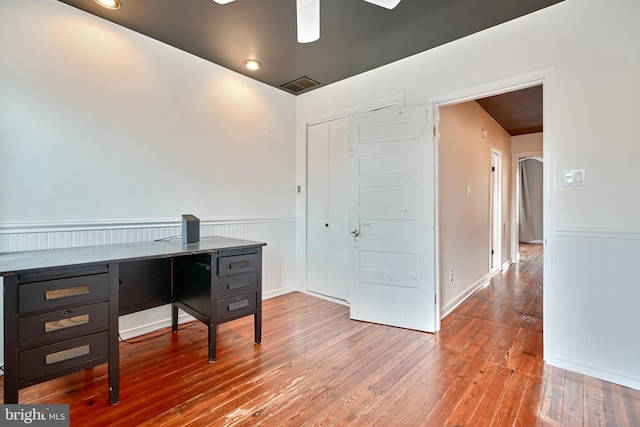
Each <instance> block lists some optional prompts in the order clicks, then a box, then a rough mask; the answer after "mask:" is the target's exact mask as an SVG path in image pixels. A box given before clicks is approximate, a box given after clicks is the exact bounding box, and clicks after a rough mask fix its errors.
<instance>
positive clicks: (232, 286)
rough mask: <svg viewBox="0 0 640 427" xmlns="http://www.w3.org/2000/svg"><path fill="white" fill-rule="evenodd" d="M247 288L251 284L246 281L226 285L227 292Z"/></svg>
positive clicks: (236, 281)
mask: <svg viewBox="0 0 640 427" xmlns="http://www.w3.org/2000/svg"><path fill="white" fill-rule="evenodd" d="M247 286H251V283H250V282H249V281H248V280H235V281H233V282H229V284H227V289H229V290H233V289H240V288H246V287H247Z"/></svg>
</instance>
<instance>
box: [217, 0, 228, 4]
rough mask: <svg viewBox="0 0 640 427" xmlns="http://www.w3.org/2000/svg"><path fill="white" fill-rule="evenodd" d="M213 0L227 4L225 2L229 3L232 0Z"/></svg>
mask: <svg viewBox="0 0 640 427" xmlns="http://www.w3.org/2000/svg"><path fill="white" fill-rule="evenodd" d="M213 1H214V2H216V3H218V4H227V3H231V2H232V1H233V0H213Z"/></svg>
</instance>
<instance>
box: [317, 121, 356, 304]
mask: <svg viewBox="0 0 640 427" xmlns="http://www.w3.org/2000/svg"><path fill="white" fill-rule="evenodd" d="M307 135H308V149H307V153H308V159H307V163H308V168H307V171H308V182H307V184H308V201H307V212H308V213H307V215H308V218H307V219H308V221H307V224H308V225H307V226H308V229H307V245H308V247H307V266H308V270H307V271H308V277H307V283H308V290H309V291H311V292H315V293H319V294H322V295H326V296H329V297H333V298H338V299H342V300H345V301H346V300H347V299H348V295H349V293H348V290H349V289H348V286H347V280H348V277H350V276H349V275H350V270H349V254H350V248H351V246H350V244H351V240H350V236H349V203H348V194H349V192H348V189H349V183H348V178H347V177H348V143H347V142H348V141H347V120H346V118H342V119H336V120H331V121H328V122H324V123H319V124H315V125H312V126H309V127H308V134H307Z"/></svg>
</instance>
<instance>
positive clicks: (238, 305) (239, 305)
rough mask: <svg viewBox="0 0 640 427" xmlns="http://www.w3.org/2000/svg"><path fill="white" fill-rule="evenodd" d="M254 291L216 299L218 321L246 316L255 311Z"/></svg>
mask: <svg viewBox="0 0 640 427" xmlns="http://www.w3.org/2000/svg"><path fill="white" fill-rule="evenodd" d="M256 302H257V301H256V293H255V292H251V293H247V294H243V295H238V296H235V297H230V298H222V299H219V300H218V301H217V308H218V321H226V320H230V319H233V318H236V317H242V316H246V315H248V314H252V313H254V312H255V311H256V308H257V304H256Z"/></svg>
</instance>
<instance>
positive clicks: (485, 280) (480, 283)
mask: <svg viewBox="0 0 640 427" xmlns="http://www.w3.org/2000/svg"><path fill="white" fill-rule="evenodd" d="M499 273H500V271H496V273H495V274H499ZM491 277H492V276H491V274H490V273H488V274H485V275H484V276H483V277H481V278H480V280H477V281H476V282H475V283H473V284H472V285H471V286H469V287H468V288H467V289H465V290H464V291H462V292H461V293H460V294H459V295H458V296H457V297H456V298H455V299H454V300H453V301H451V303H449V304H448V305H447V306H446V307H442V310H441V311H440V316H441V317H442V318H444V317H446V316H448V315H449V314H451V312H452V311H453V310H455V309H456V308H457V307H458V306H459V305H460V304H462V303H463V302H465V301H466V300H467V298H469V297H470V296H471V294H473V293H474V292H475V291H477V290H478V289H481V288H483V287H484V286H486V285H488V284H489V283H490V282H491Z"/></svg>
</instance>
